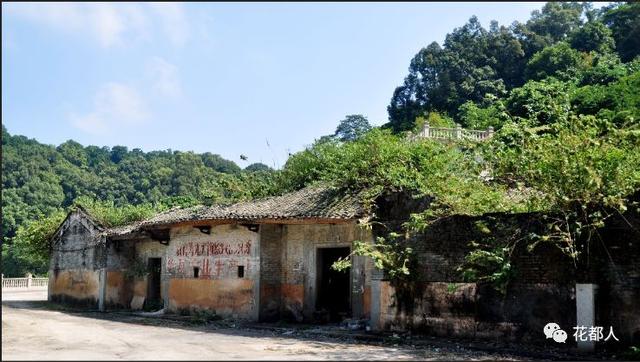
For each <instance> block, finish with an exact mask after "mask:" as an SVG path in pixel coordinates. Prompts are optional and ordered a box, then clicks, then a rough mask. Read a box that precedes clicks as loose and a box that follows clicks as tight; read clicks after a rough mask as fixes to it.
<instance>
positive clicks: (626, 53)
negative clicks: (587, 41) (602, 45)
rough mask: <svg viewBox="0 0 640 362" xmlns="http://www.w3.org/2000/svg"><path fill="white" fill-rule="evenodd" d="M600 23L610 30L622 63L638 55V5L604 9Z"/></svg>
mask: <svg viewBox="0 0 640 362" xmlns="http://www.w3.org/2000/svg"><path fill="white" fill-rule="evenodd" d="M602 22H603V23H604V24H606V25H607V26H608V27H609V29H611V32H612V33H613V38H614V39H615V41H616V51H617V52H618V54H619V55H620V59H622V61H623V62H627V61H630V60H632V59H633V58H635V57H636V56H638V54H640V3H637V2H633V1H631V2H628V3H624V4H621V3H616V4H613V5H612V6H610V7H608V8H607V9H606V11H605V13H604V14H603V16H602Z"/></svg>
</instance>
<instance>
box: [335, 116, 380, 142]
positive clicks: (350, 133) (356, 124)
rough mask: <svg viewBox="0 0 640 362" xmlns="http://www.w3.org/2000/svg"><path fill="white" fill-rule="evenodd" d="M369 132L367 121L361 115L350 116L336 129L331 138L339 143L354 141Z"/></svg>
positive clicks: (369, 126) (369, 127)
mask: <svg viewBox="0 0 640 362" xmlns="http://www.w3.org/2000/svg"><path fill="white" fill-rule="evenodd" d="M370 130H371V125H370V124H369V120H368V119H367V118H366V117H365V116H363V115H361V114H350V115H347V116H346V117H345V119H343V120H342V121H340V124H338V127H337V128H336V131H335V133H334V134H333V136H334V137H335V138H337V139H338V140H340V141H343V142H346V141H354V140H356V139H357V138H359V137H360V136H362V135H363V134H365V133H367V132H368V131H370Z"/></svg>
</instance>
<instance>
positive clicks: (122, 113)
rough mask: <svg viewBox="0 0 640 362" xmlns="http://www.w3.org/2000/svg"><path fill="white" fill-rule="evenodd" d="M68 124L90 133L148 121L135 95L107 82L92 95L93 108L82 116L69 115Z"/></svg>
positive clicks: (141, 100)
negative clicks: (69, 122) (93, 96)
mask: <svg viewBox="0 0 640 362" xmlns="http://www.w3.org/2000/svg"><path fill="white" fill-rule="evenodd" d="M69 118H70V121H71V123H72V124H73V125H74V126H75V127H77V128H79V129H81V130H83V131H85V132H87V133H92V134H105V133H109V132H110V131H111V130H113V129H121V128H123V127H127V126H131V125H136V124H140V123H143V122H144V121H145V120H147V119H148V118H149V112H148V110H147V106H146V104H145V102H144V100H143V99H142V97H140V95H139V94H138V92H137V91H136V90H135V89H134V88H132V87H130V86H128V85H125V84H122V83H116V82H110V83H107V84H105V85H103V86H102V87H101V88H100V90H98V92H97V93H96V95H95V98H94V109H93V111H92V112H90V113H88V114H85V115H77V114H71V116H70V117H69Z"/></svg>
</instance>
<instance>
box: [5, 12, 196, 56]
mask: <svg viewBox="0 0 640 362" xmlns="http://www.w3.org/2000/svg"><path fill="white" fill-rule="evenodd" d="M3 11H6V13H7V14H8V15H12V16H17V17H21V18H23V19H27V20H29V21H32V22H34V23H39V24H42V25H45V26H48V27H51V28H54V29H56V30H60V31H65V32H68V33H73V34H81V35H89V36H90V37H91V38H93V39H94V40H95V41H96V42H97V43H98V44H99V45H100V46H102V47H104V48H110V47H113V46H119V45H124V44H125V43H127V42H131V41H135V40H139V39H148V38H149V35H150V34H152V33H153V30H154V29H155V28H156V27H154V26H152V21H154V20H155V21H157V22H159V23H160V24H161V26H160V27H159V28H162V29H163V31H164V33H165V34H164V35H163V36H159V34H156V35H157V36H158V37H159V38H161V39H164V38H166V37H168V38H169V40H170V42H171V43H172V44H174V45H183V44H184V43H185V42H186V41H187V39H188V37H189V28H190V26H189V21H188V19H187V14H186V12H185V10H184V8H183V7H182V5H181V4H176V3H160V4H151V3H150V4H142V5H141V4H136V3H115V4H114V3H69V2H61V3H9V4H7V5H6V6H5V5H4V4H3Z"/></svg>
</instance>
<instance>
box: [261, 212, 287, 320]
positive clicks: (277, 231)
mask: <svg viewBox="0 0 640 362" xmlns="http://www.w3.org/2000/svg"><path fill="white" fill-rule="evenodd" d="M282 255H283V250H282V225H279V224H263V225H260V320H263V321H273V320H277V319H278V318H280V307H281V302H282V273H283V271H282V260H283V257H282Z"/></svg>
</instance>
